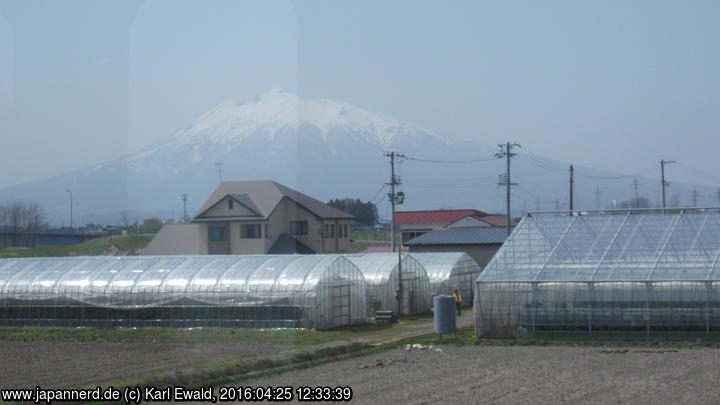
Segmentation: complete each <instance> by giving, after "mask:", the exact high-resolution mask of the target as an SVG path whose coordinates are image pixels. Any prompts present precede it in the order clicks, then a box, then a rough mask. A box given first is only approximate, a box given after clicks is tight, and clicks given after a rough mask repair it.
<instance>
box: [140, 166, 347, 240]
mask: <svg viewBox="0 0 720 405" xmlns="http://www.w3.org/2000/svg"><path fill="white" fill-rule="evenodd" d="M352 218H353V216H352V215H350V214H347V213H345V212H343V211H340V210H338V209H336V208H334V207H332V206H330V205H328V204H325V203H323V202H321V201H318V200H316V199H314V198H312V197H310V196H308V195H305V194H303V193H301V192H299V191H296V190H293V189H291V188H289V187H286V186H284V185H282V184H279V183H276V182H274V181H265V180H263V181H229V182H223V183H221V184H220V185H219V186H218V187H217V188H216V189H215V191H214V192H213V193H212V195H211V196H210V197H209V198H208V199H207V201H205V203H204V204H203V205H202V207H201V208H200V209H199V210H198V211H197V213H196V214H195V216H194V217H193V218H192V221H191V222H192V223H191V224H188V225H175V226H166V227H165V228H163V230H161V232H160V233H158V235H157V236H156V237H155V239H153V241H152V242H151V243H150V245H148V247H147V248H146V249H145V250H144V251H143V254H180V253H184V252H178V251H177V249H174V248H173V242H172V239H173V238H175V239H177V235H179V234H185V235H189V236H186V237H185V239H187V238H190V239H192V240H193V241H191V242H190V243H187V241H185V240H183V244H184V245H191V247H192V249H191V250H193V251H192V252H188V253H195V254H198V253H199V254H283V253H340V252H349V251H350V235H349V231H350V229H349V221H350V220H351V219H352ZM166 228H167V229H166ZM163 234H166V235H165V236H163ZM156 239H158V240H157V241H156ZM195 245H197V246H195Z"/></svg>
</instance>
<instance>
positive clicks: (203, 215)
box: [195, 194, 263, 219]
mask: <svg viewBox="0 0 720 405" xmlns="http://www.w3.org/2000/svg"><path fill="white" fill-rule="evenodd" d="M227 200H233V201H235V202H236V203H237V204H240V206H242V207H243V208H245V210H246V212H245V213H243V212H242V210H237V214H233V215H217V213H215V214H213V211H215V210H216V209H217V208H218V207H221V206H222V204H223V203H224V202H225V201H227ZM247 212H249V215H248V214H247ZM235 217H237V218H243V219H258V218H262V217H263V216H262V215H261V214H260V210H259V209H258V207H257V205H255V202H253V200H252V198H251V197H250V196H249V195H247V194H228V195H226V196H224V197H222V198H220V199H219V200H217V201H216V202H215V203H214V204H212V205H211V206H210V207H208V208H207V209H206V210H204V211H202V212H200V213H199V214H197V215H196V216H195V218H197V219H217V218H235Z"/></svg>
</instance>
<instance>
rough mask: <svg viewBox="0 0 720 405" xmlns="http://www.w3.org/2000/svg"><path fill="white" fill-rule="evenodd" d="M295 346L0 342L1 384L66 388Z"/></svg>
mask: <svg viewBox="0 0 720 405" xmlns="http://www.w3.org/2000/svg"><path fill="white" fill-rule="evenodd" d="M293 349H296V346H293V345H291V344H270V343H197V344H195V343H167V342H165V343H147V342H142V343H134V342H117V343H113V342H52V341H50V342H48V341H31V342H23V341H3V342H0V386H2V387H3V388H9V387H12V388H34V387H35V386H36V385H39V386H40V387H42V388H70V387H80V386H84V385H90V384H95V383H100V382H104V381H110V380H117V379H125V378H130V377H140V376H146V375H149V374H153V373H160V372H165V373H172V372H174V371H175V370H177V369H185V368H188V367H192V366H193V365H196V364H207V363H216V362H223V361H230V360H236V359H241V358H243V357H246V356H268V355H270V354H276V353H281V352H284V351H287V350H293Z"/></svg>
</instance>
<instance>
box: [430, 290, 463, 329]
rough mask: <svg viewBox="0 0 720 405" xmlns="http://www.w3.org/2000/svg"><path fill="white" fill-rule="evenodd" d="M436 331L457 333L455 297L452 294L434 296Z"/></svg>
mask: <svg viewBox="0 0 720 405" xmlns="http://www.w3.org/2000/svg"><path fill="white" fill-rule="evenodd" d="M433 308H434V310H433V312H434V320H435V333H440V334H442V333H455V332H456V331H457V323H456V322H455V297H453V296H452V295H436V296H434V297H433Z"/></svg>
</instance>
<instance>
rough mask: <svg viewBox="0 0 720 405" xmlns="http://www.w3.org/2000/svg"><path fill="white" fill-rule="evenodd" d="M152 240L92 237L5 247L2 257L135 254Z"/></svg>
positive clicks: (144, 237) (0, 252) (124, 237)
mask: <svg viewBox="0 0 720 405" xmlns="http://www.w3.org/2000/svg"><path fill="white" fill-rule="evenodd" d="M150 240H152V238H151V237H149V236H122V237H120V236H115V237H112V238H109V237H101V238H97V239H91V240H88V241H85V242H82V243H78V244H76V245H69V246H38V247H34V248H3V249H0V258H17V257H64V256H102V255H107V254H111V253H115V252H120V253H123V254H130V255H134V254H137V252H138V250H140V249H142V248H144V247H145V246H147V244H148V243H150Z"/></svg>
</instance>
